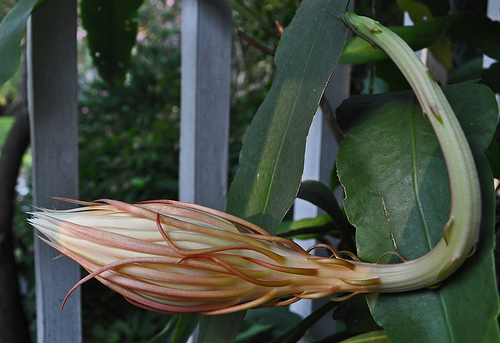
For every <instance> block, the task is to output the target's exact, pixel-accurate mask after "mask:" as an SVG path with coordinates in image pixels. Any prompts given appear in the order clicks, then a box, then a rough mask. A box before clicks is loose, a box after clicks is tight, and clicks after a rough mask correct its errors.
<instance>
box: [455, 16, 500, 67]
mask: <svg viewBox="0 0 500 343" xmlns="http://www.w3.org/2000/svg"><path fill="white" fill-rule="evenodd" d="M452 18H453V20H452V22H451V25H450V27H449V29H448V34H449V35H450V36H451V37H453V38H456V39H458V40H460V41H463V42H466V43H467V44H469V45H470V46H472V47H475V48H479V49H482V50H483V52H484V53H485V54H486V55H488V56H490V57H491V58H493V59H497V60H498V59H500V22H498V21H493V20H491V19H490V18H488V17H486V16H484V15H479V14H476V13H472V12H467V13H461V14H458V15H455V16H453V17H452Z"/></svg>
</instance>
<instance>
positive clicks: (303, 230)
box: [276, 215, 338, 239]
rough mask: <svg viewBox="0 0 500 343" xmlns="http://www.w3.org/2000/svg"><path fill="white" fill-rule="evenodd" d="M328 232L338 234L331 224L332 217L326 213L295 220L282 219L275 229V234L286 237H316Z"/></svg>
mask: <svg viewBox="0 0 500 343" xmlns="http://www.w3.org/2000/svg"><path fill="white" fill-rule="evenodd" d="M328 233H329V234H332V235H336V236H338V232H337V230H336V229H335V226H334V225H333V224H332V218H331V217H330V216H328V215H324V216H318V217H315V218H304V219H301V220H296V221H291V220H290V221H282V222H281V224H280V225H279V226H278V230H277V231H276V235H278V236H280V237H286V238H288V239H292V238H296V239H309V238H317V237H320V236H324V235H326V234H328Z"/></svg>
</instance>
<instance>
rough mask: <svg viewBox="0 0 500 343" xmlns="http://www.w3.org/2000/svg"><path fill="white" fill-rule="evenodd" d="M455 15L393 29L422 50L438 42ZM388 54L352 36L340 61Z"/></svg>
mask: <svg viewBox="0 0 500 343" xmlns="http://www.w3.org/2000/svg"><path fill="white" fill-rule="evenodd" d="M452 20H453V17H451V16H450V17H446V18H437V19H436V20H434V21H425V22H421V23H418V24H415V25H413V26H393V27H390V29H391V30H392V31H394V32H395V33H397V34H398V35H399V36H400V37H401V38H403V39H404V40H405V41H406V43H408V45H409V46H410V47H411V48H412V49H413V50H420V49H423V48H425V47H427V46H430V45H432V44H434V43H435V42H437V41H438V40H439V39H440V38H441V37H442V36H443V35H444V34H445V32H446V30H447V28H448V26H449V25H450V22H451V21H452ZM386 59H387V55H386V54H385V53H384V52H383V51H382V50H380V49H374V48H373V46H371V45H370V43H368V42H367V41H365V40H364V39H361V38H359V37H357V36H356V37H352V38H349V39H348V40H347V43H346V45H345V48H344V51H342V55H341V57H340V61H339V63H353V64H361V63H369V62H375V61H383V60H386Z"/></svg>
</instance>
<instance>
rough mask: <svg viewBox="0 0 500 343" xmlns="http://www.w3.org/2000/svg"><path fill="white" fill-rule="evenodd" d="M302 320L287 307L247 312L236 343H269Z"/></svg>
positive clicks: (265, 308)
mask: <svg viewBox="0 0 500 343" xmlns="http://www.w3.org/2000/svg"><path fill="white" fill-rule="evenodd" d="M301 320H302V318H301V317H300V316H299V315H298V314H296V313H293V312H290V310H289V308H288V307H285V306H283V307H274V308H273V307H264V308H259V309H252V310H249V311H247V315H246V316H245V322H244V326H245V327H244V328H243V329H242V330H241V331H240V333H239V334H238V337H237V339H236V342H237V343H254V342H269V341H271V339H272V338H273V337H277V336H279V335H281V334H283V333H285V332H287V331H288V330H290V329H292V328H293V327H295V325H297V323H299V322H300V321H301Z"/></svg>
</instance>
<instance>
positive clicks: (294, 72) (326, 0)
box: [199, 0, 347, 343]
mask: <svg viewBox="0 0 500 343" xmlns="http://www.w3.org/2000/svg"><path fill="white" fill-rule="evenodd" d="M346 2H347V0H305V1H303V2H302V3H301V6H300V8H299V9H298V11H297V14H296V15H295V17H294V19H293V20H292V22H291V23H290V25H289V26H288V27H287V29H286V30H285V32H284V33H283V36H282V38H281V41H280V45H279V47H278V49H277V51H276V56H275V64H276V67H277V70H276V76H275V79H274V82H273V85H272V87H271V89H270V91H269V93H268V96H267V97H266V99H265V100H264V102H263V103H262V105H261V106H260V108H259V110H258V111H257V114H256V115H255V118H254V120H253V121H252V124H251V125H250V127H249V128H248V129H247V131H246V133H245V136H244V138H243V141H244V144H243V149H242V151H241V153H240V160H239V163H240V169H239V170H238V172H237V173H236V176H235V179H234V181H233V183H232V184H231V187H230V189H229V196H228V206H227V211H228V212H229V213H232V214H234V215H237V216H239V217H242V218H245V219H247V220H249V221H251V222H253V223H255V224H257V225H259V226H261V227H263V228H264V229H266V230H267V231H269V232H271V233H274V232H275V231H276V229H277V227H278V225H279V223H280V222H281V220H282V219H283V217H284V215H285V213H286V212H287V211H288V209H289V208H290V206H291V205H292V203H293V201H294V199H295V196H296V194H297V191H298V189H299V186H300V179H301V175H302V170H303V164H304V152H305V143H306V137H307V133H308V131H309V126H310V124H311V122H312V118H313V115H314V113H315V111H316V109H317V107H318V104H319V101H320V98H321V95H322V94H323V90H324V88H325V87H326V84H327V82H328V80H329V78H330V75H331V73H332V72H333V69H334V68H335V65H336V64H337V60H338V58H339V55H340V52H341V51H342V48H343V46H344V43H345V39H346V36H347V28H346V27H345V25H344V24H343V23H342V21H341V19H340V17H341V16H342V14H343V13H344V9H345V6H346ZM243 316H244V313H242V312H240V313H235V314H230V315H224V316H217V317H205V318H203V319H202V321H201V326H200V336H199V341H200V342H202V341H206V342H217V343H220V342H232V341H234V339H235V337H236V336H235V335H236V333H237V332H238V328H239V326H240V324H241V320H242V318H243ZM205 328H206V330H210V332H208V331H205Z"/></svg>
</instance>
